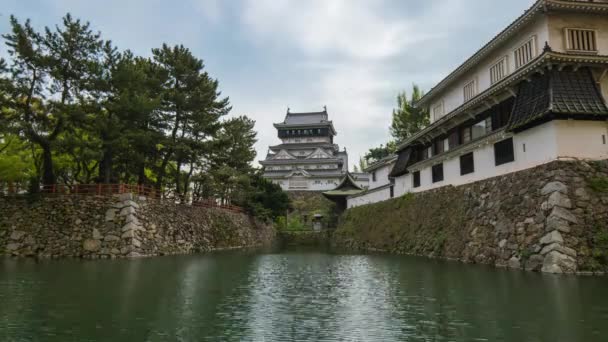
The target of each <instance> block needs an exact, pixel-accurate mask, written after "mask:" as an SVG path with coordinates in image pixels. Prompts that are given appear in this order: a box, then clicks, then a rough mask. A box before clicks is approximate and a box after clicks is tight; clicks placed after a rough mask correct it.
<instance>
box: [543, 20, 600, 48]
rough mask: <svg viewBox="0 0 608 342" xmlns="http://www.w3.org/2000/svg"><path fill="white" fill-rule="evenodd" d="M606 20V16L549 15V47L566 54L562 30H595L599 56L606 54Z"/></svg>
mask: <svg viewBox="0 0 608 342" xmlns="http://www.w3.org/2000/svg"><path fill="white" fill-rule="evenodd" d="M607 22H608V19H607V18H606V16H600V15H592V14H586V13H559V14H557V13H551V14H550V15H549V39H550V40H549V45H551V48H552V49H553V50H554V51H558V52H566V47H567V45H566V39H565V36H564V29H566V28H581V29H592V30H596V32H597V33H596V39H597V48H598V51H599V54H600V55H606V54H608V23H607Z"/></svg>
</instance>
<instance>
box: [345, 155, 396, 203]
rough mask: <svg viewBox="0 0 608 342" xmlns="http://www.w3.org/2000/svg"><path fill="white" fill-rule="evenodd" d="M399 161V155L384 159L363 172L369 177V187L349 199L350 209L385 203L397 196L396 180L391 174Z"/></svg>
mask: <svg viewBox="0 0 608 342" xmlns="http://www.w3.org/2000/svg"><path fill="white" fill-rule="evenodd" d="M396 161H397V155H390V156H387V157H385V158H382V159H380V160H378V161H376V162H374V163H372V164H371V165H369V166H368V167H367V168H365V169H364V170H363V171H364V172H365V173H366V174H367V175H368V177H369V187H368V188H367V189H366V190H365V191H361V192H359V193H357V194H355V195H351V196H350V197H349V198H348V205H347V206H348V208H352V207H358V206H361V205H365V204H370V203H376V202H381V201H385V200H387V199H390V198H393V197H394V196H395V188H394V179H393V178H391V177H390V173H391V171H392V169H393V167H394V166H395V162H396Z"/></svg>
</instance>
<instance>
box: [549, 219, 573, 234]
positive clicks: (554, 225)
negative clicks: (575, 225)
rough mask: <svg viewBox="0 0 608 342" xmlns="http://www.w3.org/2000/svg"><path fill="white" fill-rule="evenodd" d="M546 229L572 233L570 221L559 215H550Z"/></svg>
mask: <svg viewBox="0 0 608 342" xmlns="http://www.w3.org/2000/svg"><path fill="white" fill-rule="evenodd" d="M545 230H546V231H548V232H550V231H554V230H559V231H560V232H563V233H570V223H569V222H568V221H566V220H563V219H561V218H559V217H557V216H550V217H549V218H547V224H546V225H545Z"/></svg>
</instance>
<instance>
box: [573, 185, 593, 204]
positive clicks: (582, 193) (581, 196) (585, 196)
mask: <svg viewBox="0 0 608 342" xmlns="http://www.w3.org/2000/svg"><path fill="white" fill-rule="evenodd" d="M574 196H576V197H577V198H578V200H580V201H588V200H589V198H590V197H589V193H587V190H586V189H585V188H578V189H576V190H574Z"/></svg>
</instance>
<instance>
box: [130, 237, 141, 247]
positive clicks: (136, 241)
mask: <svg viewBox="0 0 608 342" xmlns="http://www.w3.org/2000/svg"><path fill="white" fill-rule="evenodd" d="M131 244H132V245H133V247H137V248H139V247H141V241H139V240H137V239H133V241H132V242H131Z"/></svg>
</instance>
